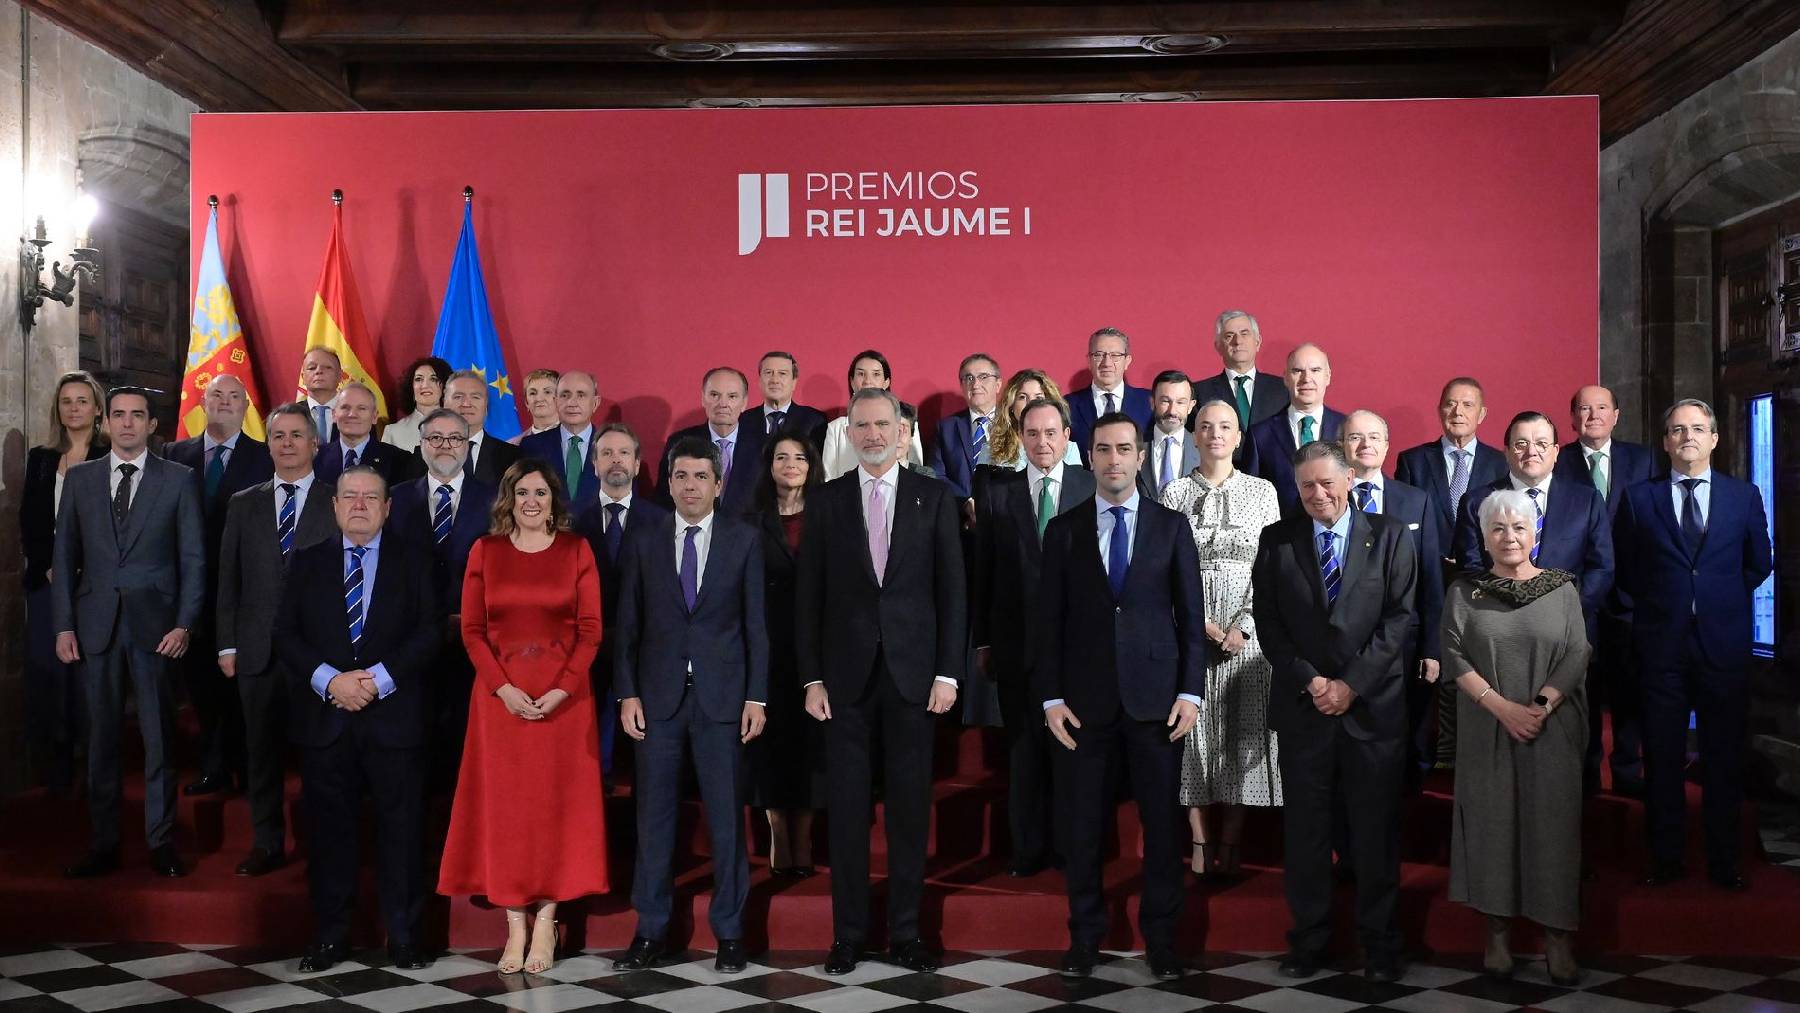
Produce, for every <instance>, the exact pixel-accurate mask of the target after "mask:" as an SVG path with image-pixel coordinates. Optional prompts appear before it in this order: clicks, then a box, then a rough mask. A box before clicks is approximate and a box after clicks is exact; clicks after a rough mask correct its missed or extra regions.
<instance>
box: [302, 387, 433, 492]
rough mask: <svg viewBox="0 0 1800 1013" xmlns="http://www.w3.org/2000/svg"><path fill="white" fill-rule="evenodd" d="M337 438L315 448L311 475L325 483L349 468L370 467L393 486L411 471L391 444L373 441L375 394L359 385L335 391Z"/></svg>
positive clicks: (409, 463)
mask: <svg viewBox="0 0 1800 1013" xmlns="http://www.w3.org/2000/svg"><path fill="white" fill-rule="evenodd" d="M332 421H333V422H334V423H335V425H336V432H337V437H336V439H333V440H332V441H331V442H329V443H326V444H324V445H323V446H321V447H320V448H319V456H318V458H317V459H315V460H314V461H313V472H314V473H315V474H317V475H318V476H319V478H320V479H322V480H324V481H325V482H330V483H335V482H336V481H337V477H338V476H339V475H342V474H343V473H344V472H346V471H349V470H350V469H351V468H358V467H361V468H374V469H375V470H376V471H377V472H379V473H380V474H381V477H382V479H383V480H385V481H386V482H387V483H388V484H389V485H394V484H396V483H398V482H400V481H401V480H403V479H405V478H406V477H407V476H408V474H410V473H411V471H412V464H413V456H412V455H411V454H408V453H407V452H406V451H404V450H401V449H400V448H399V447H396V446H394V445H393V444H392V443H383V442H381V441H380V440H377V439H375V392H374V391H372V390H370V389H369V388H367V387H365V386H363V385H362V384H360V383H348V384H345V385H344V389H343V390H341V391H338V396H337V408H335V409H334V410H333V412H332Z"/></svg>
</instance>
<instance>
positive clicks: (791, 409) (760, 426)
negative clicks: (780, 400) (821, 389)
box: [738, 402, 826, 443]
mask: <svg viewBox="0 0 1800 1013" xmlns="http://www.w3.org/2000/svg"><path fill="white" fill-rule="evenodd" d="M767 411H768V408H767V406H765V405H757V406H756V407H755V408H750V409H747V410H745V412H744V414H742V415H740V416H738V425H740V426H749V427H750V428H752V429H754V430H756V431H757V432H759V433H763V434H764V437H763V438H764V439H767V438H768V437H767V432H768V428H769V424H768V422H766V421H765V420H764V415H765V413H766V412H767ZM825 422H826V419H825V413H824V412H822V411H820V410H818V409H817V408H813V407H810V406H808V405H803V404H799V403H797V402H790V403H789V404H788V407H787V416H786V417H785V418H783V419H782V420H781V431H782V432H784V433H794V434H796V435H799V436H806V437H810V438H811V439H812V441H813V442H814V443H818V442H820V439H819V430H822V429H824V428H825Z"/></svg>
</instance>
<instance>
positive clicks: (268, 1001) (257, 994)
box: [201, 982, 323, 1013]
mask: <svg viewBox="0 0 1800 1013" xmlns="http://www.w3.org/2000/svg"><path fill="white" fill-rule="evenodd" d="M201 998H202V999H203V1000H205V1001H206V1002H208V1003H211V1004H212V1005H214V1006H217V1007H219V1008H220V1009H223V1010H227V1011H229V1013H261V1011H263V1010H269V1009H286V1008H288V1007H290V1006H299V1005H302V1004H304V1003H309V1002H316V1001H318V1000H319V999H321V998H323V997H322V996H320V995H319V993H317V992H314V991H313V990H312V989H310V988H303V987H301V986H299V985H295V984H292V983H291V982H278V983H276V984H273V985H256V986H253V987H251V988H239V989H232V990H231V991H227V992H215V993H212V994H210V995H203V996H201Z"/></svg>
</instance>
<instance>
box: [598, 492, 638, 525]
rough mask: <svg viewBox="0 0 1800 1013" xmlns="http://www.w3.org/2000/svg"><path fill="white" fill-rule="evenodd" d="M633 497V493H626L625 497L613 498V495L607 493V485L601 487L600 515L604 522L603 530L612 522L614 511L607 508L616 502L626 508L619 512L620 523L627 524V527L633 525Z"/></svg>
mask: <svg viewBox="0 0 1800 1013" xmlns="http://www.w3.org/2000/svg"><path fill="white" fill-rule="evenodd" d="M631 497H632V494H631V493H626V494H625V495H624V496H623V497H621V498H619V499H613V498H612V497H611V496H608V495H607V494H606V487H605V486H602V487H601V489H600V517H601V519H602V524H601V526H600V530H601V531H605V530H606V528H607V527H608V526H609V525H611V524H612V511H610V510H608V509H606V508H607V507H609V506H611V505H612V504H614V503H617V504H619V505H620V506H622V507H624V508H625V509H624V510H623V511H622V512H620V514H619V523H620V524H623V525H625V526H626V527H630V526H631Z"/></svg>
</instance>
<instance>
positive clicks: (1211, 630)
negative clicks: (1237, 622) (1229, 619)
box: [1206, 619, 1248, 657]
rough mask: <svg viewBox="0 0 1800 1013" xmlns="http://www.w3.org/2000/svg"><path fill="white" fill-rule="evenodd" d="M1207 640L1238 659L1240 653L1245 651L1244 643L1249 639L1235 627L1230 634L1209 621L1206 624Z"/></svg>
mask: <svg viewBox="0 0 1800 1013" xmlns="http://www.w3.org/2000/svg"><path fill="white" fill-rule="evenodd" d="M1206 639H1208V640H1210V641H1212V642H1213V644H1214V646H1216V647H1218V649H1219V650H1221V651H1224V652H1225V653H1226V654H1228V655H1231V656H1232V657H1236V656H1237V655H1238V653H1239V652H1241V651H1243V649H1244V642H1245V641H1246V640H1247V639H1248V638H1247V637H1245V636H1244V631H1243V630H1240V629H1238V628H1237V627H1236V626H1233V627H1232V628H1231V631H1230V632H1229V633H1228V632H1226V631H1225V629H1224V628H1223V627H1221V626H1220V625H1219V624H1218V623H1215V622H1213V621H1212V620H1210V619H1209V620H1207V622H1206Z"/></svg>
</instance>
